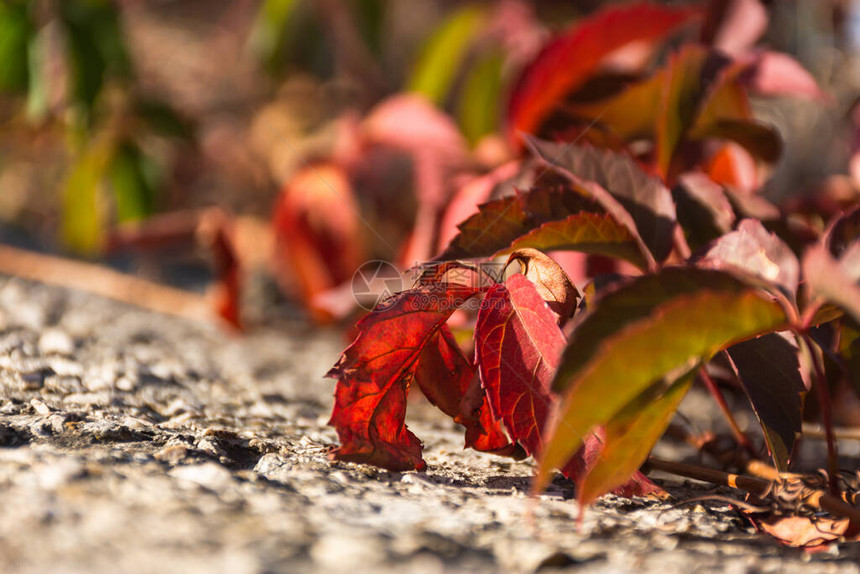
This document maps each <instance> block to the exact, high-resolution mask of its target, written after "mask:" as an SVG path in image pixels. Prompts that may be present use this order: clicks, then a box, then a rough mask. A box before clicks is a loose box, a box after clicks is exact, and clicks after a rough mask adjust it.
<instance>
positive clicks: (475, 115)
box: [457, 51, 504, 145]
mask: <svg viewBox="0 0 860 574" xmlns="http://www.w3.org/2000/svg"><path fill="white" fill-rule="evenodd" d="M503 64H504V55H503V54H502V53H501V52H498V51H497V52H493V53H491V54H489V55H487V56H484V57H483V58H481V60H479V61H478V62H477V63H476V64H475V65H474V66H473V67H472V69H471V70H470V73H469V75H468V77H467V78H466V83H465V85H464V86H463V90H462V92H461V94H460V102H459V106H458V110H457V111H458V114H457V116H458V119H459V123H460V128H461V129H462V131H463V134H464V135H465V136H466V139H467V140H468V141H469V143H470V144H473V145H474V144H475V143H477V142H478V141H479V140H480V139H481V138H482V137H484V136H485V135H487V134H490V133H493V132H495V131H496V128H498V125H499V105H498V103H499V99H500V93H501V88H502V65H503Z"/></svg>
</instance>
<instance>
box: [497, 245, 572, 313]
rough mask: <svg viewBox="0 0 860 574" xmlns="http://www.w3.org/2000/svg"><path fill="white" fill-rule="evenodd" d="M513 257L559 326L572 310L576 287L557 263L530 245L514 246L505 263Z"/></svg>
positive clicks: (512, 259)
mask: <svg viewBox="0 0 860 574" xmlns="http://www.w3.org/2000/svg"><path fill="white" fill-rule="evenodd" d="M514 261H516V262H518V263H519V264H520V265H521V266H522V272H523V275H525V277H526V278H527V279H528V280H529V281H531V283H532V285H534V288H535V289H536V290H537V292H538V294H539V295H540V296H541V298H542V299H543V300H544V301H545V302H546V304H547V306H548V307H549V309H550V311H552V312H553V313H554V314H555V315H556V317H557V319H558V325H559V327H561V326H563V325H564V324H565V322H567V320H568V319H569V318H570V317H572V316H573V312H574V311H576V305H577V303H579V291H577V289H576V287H575V286H574V284H573V282H571V280H570V277H568V276H567V273H565V272H564V269H562V268H561V265H559V264H558V263H556V261H555V260H554V259H553V258H551V257H550V256H549V255H546V254H545V253H543V252H541V251H538V250H537V249H531V248H523V249H517V250H516V251H514V252H513V253H511V256H510V257H509V258H508V265H510V264H511V262H514Z"/></svg>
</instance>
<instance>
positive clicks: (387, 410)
mask: <svg viewBox="0 0 860 574" xmlns="http://www.w3.org/2000/svg"><path fill="white" fill-rule="evenodd" d="M477 292H478V289H477V288H472V287H465V286H462V285H457V284H453V283H448V284H439V283H437V284H432V285H424V286H421V287H419V288H416V289H412V290H410V291H404V292H403V293H399V294H398V295H395V296H394V297H392V298H391V299H389V300H388V301H385V302H383V304H381V305H380V306H379V307H378V308H377V309H376V310H374V311H373V312H372V313H370V314H369V315H367V316H365V317H364V318H363V319H362V320H361V321H359V322H358V325H357V327H358V329H359V335H358V337H357V338H356V340H355V341H354V342H353V343H352V344H351V345H350V346H349V347H348V348H347V349H346V350H345V351H344V353H343V355H342V356H341V358H340V360H339V361H338V362H337V364H336V365H335V366H334V367H332V369H331V370H330V371H329V372H328V374H327V376H329V377H332V378H337V380H338V382H337V388H336V391H335V405H334V410H333V411H332V416H331V420H330V421H329V424H330V425H332V426H334V427H335V429H336V430H337V433H338V438H339V439H340V447H338V448H337V449H336V450H335V451H334V452H333V453H332V456H333V457H334V458H336V459H338V460H345V461H351V462H364V463H369V464H374V465H376V466H381V467H383V468H387V469H389V470H412V469H417V470H421V469H423V468H425V467H426V464H425V463H424V460H423V459H422V457H421V448H422V447H421V443H420V441H419V440H418V438H417V437H416V436H415V435H414V434H412V433H411V432H410V431H409V430H408V429H407V428H406V425H405V423H404V420H405V417H406V394H407V392H408V390H409V385H410V383H411V382H412V379H413V377H414V376H415V370H416V367H417V362H418V358H419V356H420V355H421V354H422V351H424V349H425V347H426V346H427V345H428V344H429V343H431V342H433V341H434V338H435V336H436V334H437V333H438V332H439V330H440V329H441V328H442V326H443V325H444V324H445V322H446V321H447V320H448V317H450V316H451V313H453V312H454V310H455V309H457V308H458V307H459V306H460V305H461V304H462V303H463V302H465V301H466V300H467V299H468V298H469V297H472V296H473V295H475V294H476V293H477Z"/></svg>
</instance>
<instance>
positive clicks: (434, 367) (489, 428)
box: [415, 325, 516, 455]
mask: <svg viewBox="0 0 860 574" xmlns="http://www.w3.org/2000/svg"><path fill="white" fill-rule="evenodd" d="M415 382H416V383H418V386H419V388H420V389H421V392H423V393H424V396H425V397H427V400H428V401H430V402H431V403H432V404H434V405H435V406H436V407H438V408H439V410H441V411H442V412H443V413H445V414H446V415H448V416H449V417H451V418H452V419H454V421H455V422H458V423H460V424H462V425H463V426H465V427H466V447H469V448H474V449H475V450H479V451H484V452H493V453H495V454H501V455H510V454H513V453H514V452H515V450H516V449H515V445H513V444H512V443H511V441H510V440H508V437H507V435H506V434H505V432H504V431H503V430H502V428H501V425H500V423H499V421H497V420H496V419H495V418H493V416H492V412H491V411H490V408H489V406H488V405H487V401H486V398H485V397H484V395H483V393H482V392H480V385H479V384H478V383H477V379H476V378H475V367H474V366H473V365H472V363H471V362H469V359H467V358H466V356H465V355H464V354H463V352H462V351H461V350H460V348H459V347H458V346H457V342H456V341H455V340H454V335H453V334H452V333H451V330H450V329H449V328H448V326H447V325H442V328H441V329H440V330H439V332H438V333H437V334H436V335H435V336H434V337H433V340H432V341H431V342H430V343H428V344H427V345H426V346H425V347H424V350H423V351H422V352H421V356H420V358H419V359H418V364H417V366H416V367H415ZM476 386H477V387H478V392H477V393H476V392H475V390H474V387H476Z"/></svg>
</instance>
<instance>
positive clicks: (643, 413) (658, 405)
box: [578, 372, 695, 505]
mask: <svg viewBox="0 0 860 574" xmlns="http://www.w3.org/2000/svg"><path fill="white" fill-rule="evenodd" d="M694 377H695V372H691V373H688V374H687V375H685V376H684V377H682V378H681V380H679V381H676V382H675V383H674V384H672V385H671V386H670V387H669V389H668V390H665V389H666V385H665V383H663V382H660V383H658V384H657V385H655V386H654V388H653V390H652V389H649V390H647V391H645V392H644V393H643V394H642V395H640V396H639V397H637V398H636V399H634V400H633V402H631V403H630V404H629V405H627V406H626V407H625V408H624V409H623V410H622V411H621V412H620V413H618V414H617V415H615V416H614V417H613V418H612V420H610V421H609V422H608V423H607V424H606V433H605V437H604V439H603V448H602V450H601V452H600V455H599V458H598V461H597V462H596V463H595V465H594V466H593V467H592V468H591V471H590V472H589V473H588V474H587V475H586V476H585V478H584V479H583V480H582V482H581V483H580V484H579V488H578V492H579V503H580V504H583V505H585V504H591V502H593V501H594V500H595V499H597V497H599V496H600V495H602V494H605V493H607V492H610V491H611V490H612V489H613V488H615V487H616V486H619V485H621V484H624V483H625V482H626V481H627V480H628V479H629V478H630V477H631V476H632V475H633V473H635V472H636V470H637V469H638V468H639V467H640V466H642V463H643V462H645V459H646V458H648V454H649V453H650V452H651V449H652V448H653V447H654V445H655V444H656V443H657V441H658V440H660V437H661V436H662V435H663V432H664V431H665V430H666V427H668V426H669V423H670V422H671V420H672V416H673V415H674V414H675V411H676V410H677V409H678V405H680V404H681V400H683V398H684V397H685V396H686V394H687V391H688V390H689V389H690V385H691V384H692V382H693V378H694ZM664 390H665V392H663V394H662V396H661V395H660V394H656V393H655V392H654V391H661V392H662V391H664ZM655 394H656V398H655V396H654V395H655Z"/></svg>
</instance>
